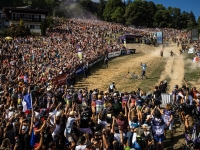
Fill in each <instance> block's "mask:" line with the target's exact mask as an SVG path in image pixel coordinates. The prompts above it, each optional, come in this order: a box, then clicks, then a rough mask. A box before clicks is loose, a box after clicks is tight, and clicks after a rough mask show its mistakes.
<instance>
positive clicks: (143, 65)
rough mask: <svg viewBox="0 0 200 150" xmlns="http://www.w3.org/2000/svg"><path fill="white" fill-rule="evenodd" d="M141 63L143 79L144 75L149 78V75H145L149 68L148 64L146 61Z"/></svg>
mask: <svg viewBox="0 0 200 150" xmlns="http://www.w3.org/2000/svg"><path fill="white" fill-rule="evenodd" d="M140 65H141V66H142V79H143V76H145V77H146V79H147V76H146V75H145V73H146V69H147V65H146V63H144V64H142V63H141V64H140Z"/></svg>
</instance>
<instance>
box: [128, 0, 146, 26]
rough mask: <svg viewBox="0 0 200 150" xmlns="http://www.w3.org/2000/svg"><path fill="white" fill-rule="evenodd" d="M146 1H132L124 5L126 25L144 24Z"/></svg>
mask: <svg viewBox="0 0 200 150" xmlns="http://www.w3.org/2000/svg"><path fill="white" fill-rule="evenodd" d="M145 4H146V2H142V1H134V2H133V3H131V4H129V5H128V6H127V7H126V13H125V18H126V25H135V26H146V20H147V11H146V7H145Z"/></svg>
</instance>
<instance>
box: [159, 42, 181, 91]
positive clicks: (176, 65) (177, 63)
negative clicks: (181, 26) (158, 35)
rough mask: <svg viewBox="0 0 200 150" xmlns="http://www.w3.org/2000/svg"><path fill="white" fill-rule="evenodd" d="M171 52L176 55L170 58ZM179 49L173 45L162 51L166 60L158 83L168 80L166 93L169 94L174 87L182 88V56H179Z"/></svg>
mask: <svg viewBox="0 0 200 150" xmlns="http://www.w3.org/2000/svg"><path fill="white" fill-rule="evenodd" d="M171 50H172V51H173V52H174V53H175V54H176V55H175V56H173V57H171V56H170V51H171ZM179 50H180V47H176V45H175V44H173V45H172V46H170V47H166V48H165V49H164V58H165V59H166V61H167V62H166V66H165V69H164V71H163V72H162V75H161V77H160V80H159V81H162V80H165V79H167V78H170V82H169V83H168V92H171V91H172V90H173V88H174V85H176V84H177V85H179V86H182V83H183V79H184V56H183V55H180V54H179Z"/></svg>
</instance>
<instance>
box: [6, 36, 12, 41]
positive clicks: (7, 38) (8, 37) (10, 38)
mask: <svg viewBox="0 0 200 150" xmlns="http://www.w3.org/2000/svg"><path fill="white" fill-rule="evenodd" d="M5 39H6V40H12V39H13V38H12V37H10V36H7V37H5Z"/></svg>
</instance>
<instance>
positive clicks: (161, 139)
mask: <svg viewBox="0 0 200 150" xmlns="http://www.w3.org/2000/svg"><path fill="white" fill-rule="evenodd" d="M153 137H154V141H155V142H156V143H158V142H159V143H163V142H164V134H161V135H154V136H153Z"/></svg>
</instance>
